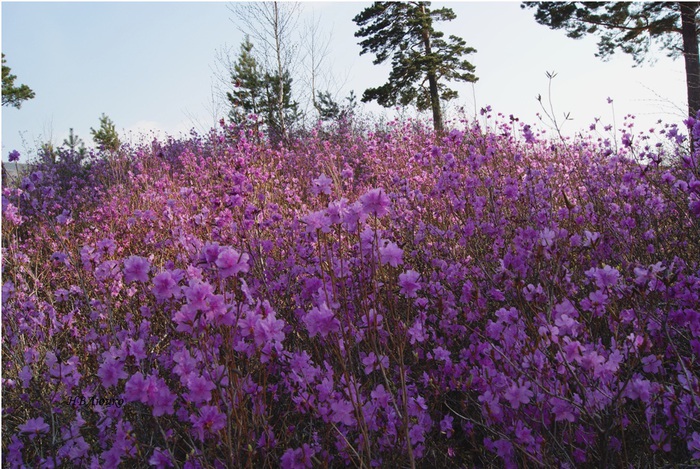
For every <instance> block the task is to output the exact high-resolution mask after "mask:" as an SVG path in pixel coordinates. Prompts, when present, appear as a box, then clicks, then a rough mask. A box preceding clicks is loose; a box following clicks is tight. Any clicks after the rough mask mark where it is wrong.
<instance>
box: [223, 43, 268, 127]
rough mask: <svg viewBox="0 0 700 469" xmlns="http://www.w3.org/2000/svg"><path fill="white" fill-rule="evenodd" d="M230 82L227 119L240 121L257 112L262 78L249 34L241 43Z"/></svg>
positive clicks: (261, 94)
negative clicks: (229, 106)
mask: <svg viewBox="0 0 700 469" xmlns="http://www.w3.org/2000/svg"><path fill="white" fill-rule="evenodd" d="M231 83H232V84H233V86H234V87H233V90H232V91H230V92H228V93H226V97H227V98H228V101H229V103H230V104H231V110H230V111H229V119H231V120H232V121H233V122H242V121H244V120H245V119H246V118H247V117H248V115H249V114H259V113H260V107H261V104H262V103H261V101H262V99H263V89H262V88H263V87H262V79H261V73H260V67H259V66H258V62H257V60H256V59H255V57H254V56H253V43H252V42H250V37H249V36H246V37H245V41H243V43H242V44H241V51H240V54H239V55H238V60H237V61H236V63H235V65H234V67H233V71H232V73H231Z"/></svg>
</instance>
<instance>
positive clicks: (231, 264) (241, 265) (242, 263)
mask: <svg viewBox="0 0 700 469" xmlns="http://www.w3.org/2000/svg"><path fill="white" fill-rule="evenodd" d="M249 258H250V256H248V254H245V253H244V254H240V253H239V252H238V251H236V250H235V249H233V248H230V247H227V248H223V249H222V250H221V252H219V257H217V259H216V265H217V267H219V273H220V274H221V276H222V277H223V278H226V277H232V276H234V275H236V274H237V273H238V272H248V269H249V266H248V259H249Z"/></svg>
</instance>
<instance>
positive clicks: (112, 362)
mask: <svg viewBox="0 0 700 469" xmlns="http://www.w3.org/2000/svg"><path fill="white" fill-rule="evenodd" d="M105 353H108V352H105ZM97 376H98V377H99V378H100V379H101V380H102V386H104V387H105V388H109V387H111V386H116V385H117V384H118V383H119V380H120V379H124V378H126V377H127V376H129V375H128V374H127V372H126V371H124V363H122V362H121V361H120V360H117V359H116V358H114V357H111V356H108V357H107V359H106V360H105V361H104V362H103V363H102V364H101V365H100V368H99V369H98V370H97Z"/></svg>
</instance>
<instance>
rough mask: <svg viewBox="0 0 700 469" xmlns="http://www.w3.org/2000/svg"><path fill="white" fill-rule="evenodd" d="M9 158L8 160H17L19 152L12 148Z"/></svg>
mask: <svg viewBox="0 0 700 469" xmlns="http://www.w3.org/2000/svg"><path fill="white" fill-rule="evenodd" d="M9 160H10V161H18V160H19V152H18V151H17V150H12V151H11V152H10V156H9Z"/></svg>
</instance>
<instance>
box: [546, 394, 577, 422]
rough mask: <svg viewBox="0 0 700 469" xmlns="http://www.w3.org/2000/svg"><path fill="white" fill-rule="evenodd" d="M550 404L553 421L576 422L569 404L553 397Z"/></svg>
mask: <svg viewBox="0 0 700 469" xmlns="http://www.w3.org/2000/svg"><path fill="white" fill-rule="evenodd" d="M550 402H551V404H552V413H553V414H554V420H555V421H557V422H561V421H562V420H566V421H568V422H575V421H576V416H575V415H574V408H573V406H572V405H571V404H569V403H568V402H566V401H565V400H563V399H560V398H558V397H553V398H552V399H551V401H550Z"/></svg>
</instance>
